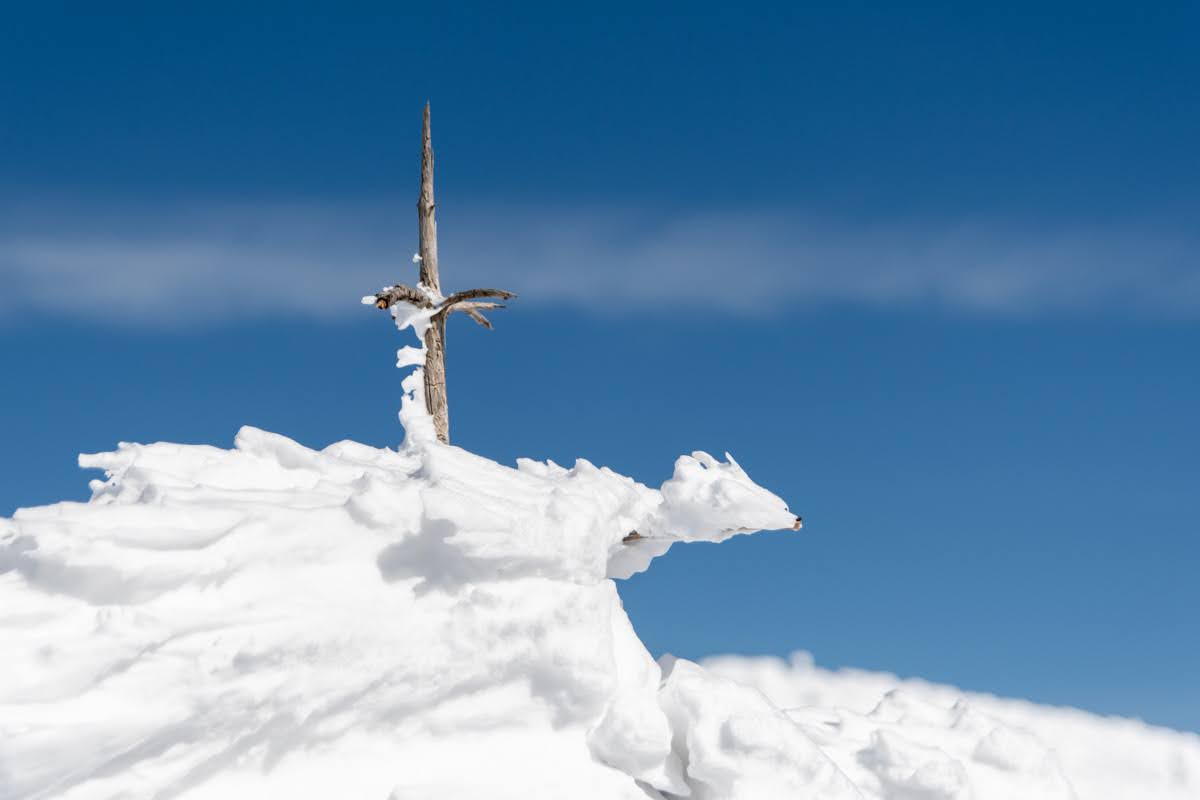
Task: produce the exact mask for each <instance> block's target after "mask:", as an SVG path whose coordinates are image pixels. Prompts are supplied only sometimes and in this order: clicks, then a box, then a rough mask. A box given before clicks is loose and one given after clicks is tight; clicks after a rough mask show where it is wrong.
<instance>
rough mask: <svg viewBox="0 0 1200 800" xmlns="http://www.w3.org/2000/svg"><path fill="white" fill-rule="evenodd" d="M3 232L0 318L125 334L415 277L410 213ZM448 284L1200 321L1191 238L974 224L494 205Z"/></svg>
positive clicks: (460, 218) (276, 209) (197, 212)
mask: <svg viewBox="0 0 1200 800" xmlns="http://www.w3.org/2000/svg"><path fill="white" fill-rule="evenodd" d="M5 216H6V218H7V222H5V223H4V225H3V227H0V318H9V319H11V318H15V317H18V316H20V315H22V314H24V313H29V312H52V313H57V312H62V311H63V310H64V309H68V310H69V311H70V313H73V314H77V315H81V316H84V317H86V318H92V319H98V320H105V321H120V322H125V323H132V324H140V323H147V322H150V323H159V322H175V323H178V322H194V321H206V320H213V319H224V318H235V317H248V316H260V315H279V314H303V315H314V316H328V317H336V316H339V315H349V314H352V313H357V312H360V310H361V307H360V306H359V305H358V303H357V300H358V298H359V297H361V295H362V294H363V293H364V292H367V291H370V290H372V289H374V288H376V287H379V286H382V285H384V284H386V283H391V282H395V281H397V280H404V281H408V282H412V281H413V280H415V269H414V267H413V266H412V264H411V263H410V255H411V252H412V250H413V248H414V244H415V238H416V236H415V227H416V225H415V220H413V219H411V217H412V216H414V215H413V213H412V211H411V209H410V204H408V203H401V202H397V203H394V204H386V205H385V204H382V203H380V204H376V205H371V206H360V207H346V206H336V207H321V206H315V205H282V204H281V205H272V206H263V205H245V206H237V205H224V206H220V207H210V208H203V209H197V208H191V209H179V208H173V209H172V208H164V209H149V208H145V207H142V208H139V209H129V208H125V209H116V210H110V211H106V212H103V213H98V212H94V211H93V212H89V213H84V212H82V211H79V210H73V211H59V212H57V213H54V214H51V213H49V212H47V211H45V210H44V209H43V210H40V211H36V210H32V211H25V212H23V213H17V214H13V213H9V214H6V215H5ZM440 222H441V234H442V237H441V242H440V244H441V258H442V274H443V281H444V283H445V284H446V287H445V288H450V289H453V288H465V287H469V286H477V285H484V286H501V287H503V288H510V289H513V290H515V291H517V292H519V293H520V294H521V302H522V303H530V304H535V305H540V304H550V303H556V304H569V305H573V306H578V307H584V308H594V309H604V310H617V311H620V310H629V311H640V310H647V309H654V310H657V311H661V312H663V313H672V312H673V311H677V310H680V309H685V308H686V309H701V310H706V311H713V312H718V313H719V312H726V313H733V314H748V313H777V312H779V311H781V310H784V309H788V308H792V307H797V306H801V307H813V306H820V305H828V304H843V305H865V306H872V307H910V308H913V307H933V308H940V309H944V310H948V311H951V312H958V313H984V314H992V315H1027V314H1043V313H1057V312H1064V311H1065V312H1076V313H1079V312H1082V313H1104V314H1107V313H1120V314H1139V315H1171V316H1189V317H1190V316H1196V315H1198V314H1200V238H1198V237H1197V236H1196V235H1194V234H1185V233H1171V232H1163V231H1150V230H1145V229H1142V230H1116V229H1112V228H1107V229H1099V228H1097V229H1091V230H1088V229H1082V228H1075V229H1071V230H1052V229H1045V230H1037V231H1033V230H1023V229H1021V228H1018V227H1013V226H1005V225H1000V224H992V225H989V224H982V223H973V224H965V223H953V224H951V223H934V222H926V223H912V222H909V223H904V224H871V223H845V222H843V223H834V222H830V221H828V220H821V219H820V218H818V217H815V216H812V215H806V214H803V213H788V212H784V211H766V212H763V211H755V210H752V209H734V210H731V211H727V212H707V213H700V214H690V215H681V216H676V217H664V216H662V215H661V214H651V213H646V214H640V215H639V214H634V213H631V212H622V211H616V210H612V209H608V210H591V211H587V210H575V211H571V210H546V209H532V208H514V207H498V208H496V209H493V210H491V211H486V212H485V211H479V210H476V211H469V212H458V213H456V212H455V210H454V209H448V210H447V209H443V210H442V213H441V219H440Z"/></svg>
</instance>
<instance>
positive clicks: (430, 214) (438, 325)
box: [417, 103, 450, 443]
mask: <svg viewBox="0 0 1200 800" xmlns="http://www.w3.org/2000/svg"><path fill="white" fill-rule="evenodd" d="M436 208H437V206H436V204H435V203H434V200H433V143H432V140H431V138H430V135H429V104H428V103H426V104H425V113H424V124H423V125H422V130H421V193H420V195H419V196H418V197H417V225H418V237H419V247H418V255H420V256H421V283H422V284H424V285H425V286H426V287H427V288H429V289H431V290H433V291H434V292H436V293H437V294H441V291H442V287H441V284H440V283H439V281H438V255H437V211H436ZM431 322H432V324H431V325H430V326H429V330H428V331H426V332H425V408H426V409H427V410H428V411H429V415H430V416H431V417H433V428H434V430H435V431H436V432H437V437H438V439H439V440H441V441H442V442H445V443H449V442H450V411H449V405H448V404H447V401H446V314H445V312H442V313H439V314H437V315H436V316H435V317H434V318H433V320H431Z"/></svg>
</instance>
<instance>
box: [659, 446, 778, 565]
mask: <svg viewBox="0 0 1200 800" xmlns="http://www.w3.org/2000/svg"><path fill="white" fill-rule="evenodd" d="M725 458H726V461H725V462H721V461H718V460H717V459H715V458H713V457H712V456H711V455H709V454H708V453H705V452H701V451H697V452H694V453H692V454H691V455H690V456H680V457H679V458H678V459H676V461H675V474H674V475H672V477H671V479H670V480H668V481H667V482H666V483H664V484H663V485H662V489H661V491H662V496H663V504H662V506H661V507H660V508H659V513H658V519H656V520H655V530H654V532H653V533H654V535H657V536H663V537H666V538H670V539H677V540H680V541H716V542H719V541H723V540H725V539H728V538H729V537H730V536H734V535H736V534H739V533H752V532H754V531H760V530H779V529H784V528H791V529H793V530H796V529H799V527H800V518H799V517H798V516H796V515H795V514H793V513H792V512H791V511H790V510H789V509H788V506H787V503H785V502H784V501H783V499H782V498H780V497H779V496H778V495H776V494H774V493H772V492H769V491H767V490H766V489H764V488H763V487H761V486H759V485H758V484H757V483H755V482H754V481H753V480H751V479H750V476H749V475H747V474H746V471H745V470H743V469H742V467H741V466H740V465H739V464H738V463H737V461H735V460H734V459H733V456H731V455H730V454H729V453H726V454H725Z"/></svg>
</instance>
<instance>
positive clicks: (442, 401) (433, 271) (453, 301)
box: [375, 103, 516, 443]
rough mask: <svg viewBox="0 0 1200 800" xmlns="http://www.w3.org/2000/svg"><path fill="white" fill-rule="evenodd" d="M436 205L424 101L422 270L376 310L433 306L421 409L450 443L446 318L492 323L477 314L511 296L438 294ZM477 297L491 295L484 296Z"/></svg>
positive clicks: (380, 298)
mask: <svg viewBox="0 0 1200 800" xmlns="http://www.w3.org/2000/svg"><path fill="white" fill-rule="evenodd" d="M436 209H437V205H436V204H435V203H434V201H433V145H432V143H431V141H430V136H429V104H428V103H426V104H425V114H424V124H423V126H422V133H421V193H420V195H419V196H418V197H417V223H418V241H419V248H418V251H417V255H418V256H419V260H420V265H421V273H420V282H419V283H418V284H417V286H416V287H415V288H414V287H412V286H405V285H404V284H402V283H398V284H396V285H395V286H389V287H388V288H386V289H384V290H383V291H380V292H376V293H375V306H376V307H377V308H385V309H386V308H391V306H392V305H393V304H395V303H410V304H411V305H414V306H417V307H418V308H423V309H436V311H435V313H434V314H433V316H432V318H431V319H430V324H429V328H428V329H427V330H426V331H425V408H426V409H428V411H429V415H430V416H431V417H433V427H434V430H435V431H437V437H438V439H440V440H441V441H442V442H445V443H449V442H450V413H449V409H448V406H447V401H446V317H448V316H449V315H450V314H451V313H453V312H455V311H461V312H462V313H464V314H466V315H467V316H468V317H470V318H471V319H473V320H475V322H477V323H479V324H480V325H482V326H483V327H485V328H488V329H491V327H492V323H491V322H489V321H488V318H487V317H485V316H484V315H483V313H482V312H484V311H488V310H490V309H493V308H504V306H503V305H502V304H500V303H498V302H496V300H509V299H511V298H513V297H516V295H515V294H513V293H512V292H506V291H504V290H503V289H468V290H466V291H465V292H455V293H454V294H452V295H450V296H449V297H443V296H442V288H441V281H440V279H439V277H438V250H437V219H436ZM481 298H495V300H483V299H481Z"/></svg>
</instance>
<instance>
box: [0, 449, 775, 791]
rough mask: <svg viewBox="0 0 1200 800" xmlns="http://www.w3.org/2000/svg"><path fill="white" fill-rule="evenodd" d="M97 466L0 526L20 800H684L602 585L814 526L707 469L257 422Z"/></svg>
mask: <svg viewBox="0 0 1200 800" xmlns="http://www.w3.org/2000/svg"><path fill="white" fill-rule="evenodd" d="M80 463H81V464H82V465H83V466H85V467H92V468H99V469H103V470H105V471H106V472H107V474H108V478H107V480H105V481H94V482H93V484H92V489H93V497H92V500H91V502H89V503H59V504H56V505H52V506H47V507H43V508H32V509H22V510H21V511H19V512H17V514H16V515H15V516H14V518H13V519H12V520H3V521H0V637H3V638H2V640H3V642H4V662H5V671H4V676H5V677H4V680H3V682H2V683H0V797H4V798H10V797H56V798H58V797H61V798H85V797H86V798H91V797H114V796H130V797H164V798H165V797H185V796H187V797H287V798H302V797H323V798H328V797H364V798H365V797H378V798H386V797H392V798H409V797H412V798H417V797H422V798H427V797H439V798H452V797H463V798H475V797H480V796H487V797H493V798H495V797H522V798H529V797H562V796H567V795H570V796H573V797H590V796H595V797H608V798H617V797H637V798H644V797H645V796H646V792H645V791H643V789H641V788H639V782H640V783H641V784H644V785H645V786H647V787H657V788H659V789H663V790H670V791H672V792H675V793H677V794H683V795H686V794H687V792H688V788H687V784H686V783H685V780H684V773H683V769H682V764H681V762H680V760H679V757H678V755H677V754H675V753H674V752H673V751H672V738H671V737H672V734H671V729H670V726H669V723H668V720H667V716H666V714H665V713H664V711H663V710H662V708H661V707H660V706H659V704H658V698H657V695H658V688H659V682H660V677H661V676H660V670H659V667H658V665H657V664H656V663H655V662H654V661H653V659H652V658H651V657H650V655H649V654H648V653H647V652H646V650H645V648H644V647H643V646H642V644H641V642H639V641H638V639H637V637H636V636H635V635H634V633H633V629H632V627H631V626H630V624H629V620H628V618H627V617H626V616H625V614H624V612H623V610H622V608H621V604H620V600H619V599H618V597H617V593H616V588H615V586H614V584H613V582H612V581H611V580H609V579H608V576H609V575H621V576H625V575H629V574H632V573H633V572H634V571H637V570H640V569H644V568H645V567H646V565H647V564H648V563H649V561H650V559H651V558H653V557H654V556H655V555H658V554H661V553H662V552H664V551H665V550H666V549H667V548H668V547H670V546H671V544H672V543H673V542H675V541H680V540H687V541H691V540H701V539H708V540H720V539H723V538H726V537H728V536H731V535H733V534H734V533H736V532H739V530H740V529H741V528H744V527H747V523H748V524H749V525H753V526H757V527H773V528H780V527H790V526H791V525H792V523H793V521H794V520H795V517H794V515H792V514H791V513H790V512H788V511H787V507H786V505H785V504H784V503H783V501H782V500H780V499H779V498H778V497H776V496H775V495H773V494H771V493H770V492H767V491H766V490H764V489H762V488H760V487H758V486H756V485H755V484H754V483H753V482H752V481H750V479H749V478H748V477H747V476H746V473H745V472H744V471H742V469H741V468H740V467H738V466H737V464H736V463H735V462H733V461H732V459H729V460H728V461H725V462H720V461H717V460H716V459H713V458H712V457H710V456H708V455H706V454H703V453H697V454H695V455H693V456H684V457H682V458H680V459H679V460H678V462H677V463H676V469H675V474H674V476H673V477H672V478H671V479H670V480H669V481H667V482H666V484H664V486H663V487H662V489H661V490H653V489H649V488H647V487H645V486H643V485H641V484H639V483H637V482H635V481H633V480H631V479H629V478H626V477H623V476H620V475H617V474H616V473H614V472H612V471H611V470H608V469H604V468H598V467H595V466H593V465H592V464H590V463H588V462H587V461H578V462H577V463H576V464H575V465H574V467H572V468H571V469H566V468H563V467H560V466H558V465H556V464H553V463H551V462H547V463H537V462H533V461H528V460H522V461H520V462H519V464H518V466H517V468H516V469H512V468H508V467H503V466H501V465H499V464H496V463H493V462H490V461H488V460H486V459H483V458H479V457H477V456H474V455H472V454H470V453H467V452H465V451H463V450H460V449H458V448H454V447H448V446H445V445H440V444H436V443H430V442H424V443H417V444H414V443H410V444H409V445H408V446H406V447H405V448H402V449H401V450H400V451H399V452H397V451H390V450H378V449H374V448H370V447H366V446H363V445H359V444H355V443H353V442H341V443H338V444H335V445H332V446H331V447H328V448H326V449H325V450H322V451H320V452H317V451H313V450H309V449H308V448H305V447H303V446H301V445H299V444H297V443H296V442H293V441H291V440H289V439H286V438H284V437H282V436H278V435H275V434H270V433H267V432H264V431H261V430H257V429H254V428H243V429H242V430H241V431H240V432H239V433H238V435H237V439H236V448H235V449H233V450H221V449H218V448H214V447H206V446H183V445H173V444H153V445H136V444H123V445H121V446H120V448H119V449H118V450H117V451H116V452H114V453H102V454H98V455H86V456H81V458H80ZM734 522H738V523H741V524H739V525H737V526H734V525H733V523H734ZM735 527H736V529H735ZM634 531H637V532H638V534H639V536H640V537H642V538H640V539H637V540H636V541H634V542H633V543H632V544H625V543H623V540H624V539H625V538H626V537H627V536H628V535H629V534H630V533H631V532H634ZM464 767H468V768H466V769H464Z"/></svg>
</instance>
